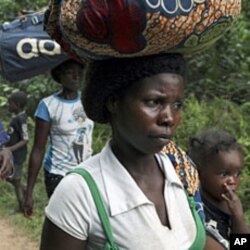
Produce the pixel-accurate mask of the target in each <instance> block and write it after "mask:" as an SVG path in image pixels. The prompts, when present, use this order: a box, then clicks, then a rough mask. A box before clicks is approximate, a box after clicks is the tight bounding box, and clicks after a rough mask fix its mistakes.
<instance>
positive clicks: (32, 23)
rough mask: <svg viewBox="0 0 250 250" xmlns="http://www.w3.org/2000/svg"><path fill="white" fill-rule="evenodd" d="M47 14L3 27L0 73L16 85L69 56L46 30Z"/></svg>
mask: <svg viewBox="0 0 250 250" xmlns="http://www.w3.org/2000/svg"><path fill="white" fill-rule="evenodd" d="M43 21H44V13H43V12H34V13H32V14H28V15H24V16H22V17H20V18H17V19H15V20H14V21H12V22H5V23H3V24H1V25H0V74H1V75H2V76H3V77H4V78H5V79H7V80H9V81H11V82H14V81H19V80H24V79H27V78H30V77H33V76H36V75H39V74H42V73H45V72H46V71H48V70H51V69H52V68H53V67H55V66H57V65H58V64H60V63H62V62H63V61H65V60H67V59H68V58H69V57H68V55H66V53H64V52H62V51H61V47H60V45H59V44H57V43H56V42H55V41H54V40H52V39H51V38H50V36H49V35H48V34H47V33H46V32H45V31H44V30H43Z"/></svg>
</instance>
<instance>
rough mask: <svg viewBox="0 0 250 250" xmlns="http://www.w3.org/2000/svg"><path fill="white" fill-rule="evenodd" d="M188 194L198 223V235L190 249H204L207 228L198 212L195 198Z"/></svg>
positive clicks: (196, 223) (190, 205)
mask: <svg viewBox="0 0 250 250" xmlns="http://www.w3.org/2000/svg"><path fill="white" fill-rule="evenodd" d="M186 195H187V199H188V203H189V207H190V209H191V212H192V215H193V218H194V221H195V225H196V237H195V240H194V242H193V244H192V246H191V247H190V248H189V250H201V249H204V247H205V243H206V232H205V228H204V225H203V222H202V220H201V218H200V216H199V214H198V212H197V211H196V209H195V201H194V198H193V197H192V196H189V195H188V194H186Z"/></svg>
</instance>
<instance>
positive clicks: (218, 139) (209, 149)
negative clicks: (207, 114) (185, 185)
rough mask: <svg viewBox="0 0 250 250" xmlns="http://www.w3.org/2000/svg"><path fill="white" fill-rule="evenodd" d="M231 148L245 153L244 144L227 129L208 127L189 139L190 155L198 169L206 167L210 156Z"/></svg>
mask: <svg viewBox="0 0 250 250" xmlns="http://www.w3.org/2000/svg"><path fill="white" fill-rule="evenodd" d="M229 150H238V151H240V152H241V153H242V154H243V150H242V146H241V145H240V144H239V143H238V142H237V140H236V138H235V137H233V136H232V135H231V134H229V133H227V132H226V131H222V130H216V129H207V130H205V131H203V132H201V133H199V134H197V135H195V136H193V137H191V138H190V139H189V144H188V155H189V156H190V158H191V159H192V160H193V162H194V163H195V165H196V166H197V168H198V169H199V168H204V167H206V166H207V164H206V163H207V162H208V161H209V158H210V157H213V156H215V155H216V154H218V153H219V152H221V151H222V152H225V151H229Z"/></svg>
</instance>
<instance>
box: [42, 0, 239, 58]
mask: <svg viewBox="0 0 250 250" xmlns="http://www.w3.org/2000/svg"><path fill="white" fill-rule="evenodd" d="M240 9H241V0H51V4H50V7H49V9H48V12H47V21H46V22H45V29H46V31H47V32H48V33H49V34H50V36H51V37H52V38H54V39H55V40H56V41H57V42H58V43H59V44H60V45H61V46H62V47H63V48H64V50H65V51H68V52H70V53H71V54H75V55H76V56H79V57H80V58H91V59H102V58H105V57H135V56H143V55H151V54H156V53H161V52H168V51H170V52H176V51H177V52H180V53H191V52H197V51H201V50H203V49H205V48H207V47H209V46H210V45H211V44H212V43H213V42H215V41H216V40H217V39H219V38H220V37H221V36H222V35H223V34H224V32H225V31H227V30H228V29H229V28H230V27H231V26H232V24H233V23H234V22H235V21H236V19H237V17H238V15H239V13H240Z"/></svg>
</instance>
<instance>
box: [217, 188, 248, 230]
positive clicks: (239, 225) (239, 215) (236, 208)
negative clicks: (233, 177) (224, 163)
mask: <svg viewBox="0 0 250 250" xmlns="http://www.w3.org/2000/svg"><path fill="white" fill-rule="evenodd" d="M224 185H225V189H226V193H224V194H222V197H223V199H224V200H225V201H226V202H227V205H228V208H229V210H230V212H231V216H232V233H242V234H244V233H250V228H249V227H248V226H247V224H246V223H245V220H244V211H243V207H242V204H241V201H240V198H239V197H238V195H237V194H236V193H235V192H234V191H233V190H232V189H231V188H230V187H229V186H228V185H227V184H226V183H225V184H224Z"/></svg>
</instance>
